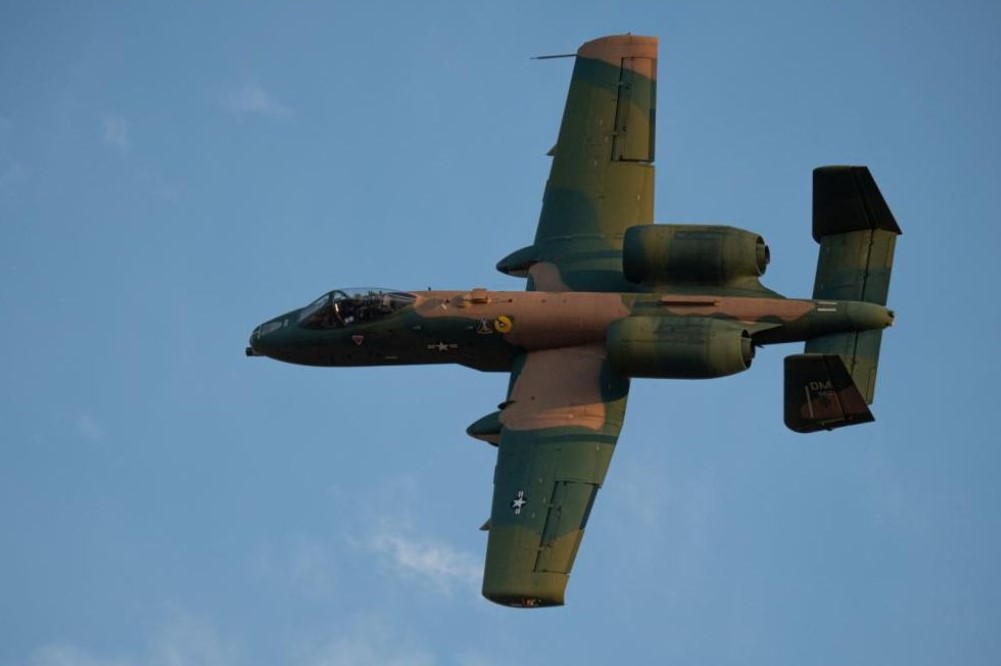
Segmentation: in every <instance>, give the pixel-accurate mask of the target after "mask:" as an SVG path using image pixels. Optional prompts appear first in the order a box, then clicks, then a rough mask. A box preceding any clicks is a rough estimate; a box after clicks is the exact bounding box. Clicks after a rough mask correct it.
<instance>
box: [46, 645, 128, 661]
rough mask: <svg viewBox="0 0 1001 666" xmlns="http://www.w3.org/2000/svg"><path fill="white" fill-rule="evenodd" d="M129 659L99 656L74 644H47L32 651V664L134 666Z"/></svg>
mask: <svg viewBox="0 0 1001 666" xmlns="http://www.w3.org/2000/svg"><path fill="white" fill-rule="evenodd" d="M133 663H134V662H132V661H129V660H127V659H114V658H112V659H105V658H103V657H97V656H94V655H93V654H91V653H89V652H87V651H86V650H81V649H80V648H78V647H75V646H72V645H62V644H56V645H46V646H45V647H42V648H39V649H37V650H35V652H34V653H32V655H31V658H30V659H29V661H28V664H29V665H30V666H132V664H133Z"/></svg>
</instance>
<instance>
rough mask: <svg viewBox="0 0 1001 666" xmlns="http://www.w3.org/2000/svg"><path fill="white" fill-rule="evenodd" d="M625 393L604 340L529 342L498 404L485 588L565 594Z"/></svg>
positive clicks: (505, 594) (517, 599)
mask: <svg viewBox="0 0 1001 666" xmlns="http://www.w3.org/2000/svg"><path fill="white" fill-rule="evenodd" d="M628 393H629V380H628V378H625V377H621V376H619V375H616V374H615V373H612V372H611V371H610V370H609V368H608V364H607V362H606V360H605V350H604V348H603V347H602V346H600V345H593V346H582V347H569V348H562V349H552V350H544V351H533V352H528V353H527V354H525V355H523V356H521V357H520V358H519V359H518V360H517V361H516V362H515V366H514V370H513V371H512V373H511V383H510V387H509V389H508V400H507V402H505V403H504V404H503V405H502V409H501V412H500V423H501V429H500V440H499V445H498V453H497V467H496V469H495V472H494V497H493V507H492V510H491V514H490V522H489V523H488V525H489V527H488V529H489V532H490V533H489V538H488V542H487V557H486V568H485V572H484V578H483V595H484V596H485V597H487V598H488V599H490V600H491V601H495V602H497V603H500V604H505V605H509V606H522V607H537V606H558V605H562V604H563V600H564V592H565V590H566V585H567V581H568V578H569V576H570V570H571V569H572V568H573V563H574V559H575V557H576V555H577V548H578V547H579V545H580V541H581V538H582V537H583V535H584V528H585V527H586V525H587V519H588V515H589V514H590V512H591V506H592V504H593V503H594V498H595V495H596V494H597V491H598V488H600V487H601V484H602V482H603V481H604V479H605V472H606V471H607V470H608V464H609V462H610V461H611V458H612V453H613V451H614V450H615V442H616V440H617V439H618V436H619V430H621V428H622V420H623V417H624V415H625V410H626V399H627V396H628Z"/></svg>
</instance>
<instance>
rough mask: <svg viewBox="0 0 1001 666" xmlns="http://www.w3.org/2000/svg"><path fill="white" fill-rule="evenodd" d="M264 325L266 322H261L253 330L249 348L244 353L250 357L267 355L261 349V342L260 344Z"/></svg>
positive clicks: (248, 342)
mask: <svg viewBox="0 0 1001 666" xmlns="http://www.w3.org/2000/svg"><path fill="white" fill-rule="evenodd" d="M264 325H265V324H264V323H262V324H260V325H259V326H257V327H255V328H254V329H253V331H252V332H251V334H250V339H249V340H248V341H247V349H246V350H245V351H244V353H245V354H246V355H247V356H248V357H263V356H265V355H264V353H263V351H262V350H261V344H260V339H261V336H262V335H263V330H262V329H263V327H264Z"/></svg>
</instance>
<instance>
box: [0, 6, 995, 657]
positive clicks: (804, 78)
mask: <svg viewBox="0 0 1001 666" xmlns="http://www.w3.org/2000/svg"><path fill="white" fill-rule="evenodd" d="M626 31H632V32H635V33H638V34H650V35H656V36H658V37H660V39H661V60H660V67H659V77H660V80H659V83H660V85H659V116H658V129H659V135H658V145H657V158H658V162H657V164H658V172H657V206H656V217H657V220H658V221H662V222H667V221H672V222H718V223H726V224H733V225H736V226H741V227H746V228H749V229H752V230H754V231H757V232H759V233H761V234H763V235H764V236H765V238H766V239H767V240H768V241H769V244H770V245H771V249H772V257H773V261H772V265H771V266H770V269H769V273H768V274H767V275H766V276H765V282H766V284H768V285H769V286H770V287H772V288H775V289H777V290H779V291H781V292H783V293H786V294H788V295H790V296H807V295H808V294H809V293H810V290H811V287H812V282H813V272H814V267H815V262H816V245H815V243H814V242H813V240H812V239H811V237H810V196H811V195H810V182H811V181H810V172H811V169H812V168H813V167H815V166H818V165H821V164H838V163H849V164H867V165H869V166H870V168H871V169H872V172H873V174H874V176H875V178H876V180H877V182H878V183H879V185H880V187H881V188H882V191H883V193H884V195H885V197H886V199H887V201H888V202H889V204H890V207H891V208H892V210H893V211H894V213H895V215H896V217H897V220H898V221H899V223H900V225H901V227H902V228H903V230H904V236H903V237H902V238H901V239H900V242H899V244H898V251H897V263H896V267H895V273H894V280H893V284H892V287H891V291H890V305H891V307H893V308H894V309H895V311H896V312H897V325H896V326H895V327H894V328H893V329H891V330H889V331H888V332H887V334H886V335H885V337H884V346H883V355H882V363H881V371H880V377H879V386H878V391H877V398H876V402H875V404H874V413H875V415H876V417H877V419H878V420H877V422H876V423H875V424H872V425H866V426H860V427H858V428H849V429H845V430H842V431H839V432H835V433H830V434H818V435H812V436H800V435H795V434H793V433H791V432H789V431H788V430H786V429H785V427H784V426H783V424H782V418H781V390H782V389H781V387H782V376H781V366H782V363H781V361H782V358H783V356H785V355H786V354H790V353H797V352H798V351H799V349H800V348H799V346H787V347H784V348H782V347H772V348H768V349H765V350H762V351H761V352H760V353H759V354H758V357H757V359H756V360H755V364H754V367H753V368H751V370H750V371H748V372H746V373H744V374H741V375H738V376H735V377H731V378H726V379H722V380H718V381H712V382H670V381H652V380H644V381H637V382H634V384H633V390H632V394H631V398H630V407H629V416H628V419H627V423H626V427H625V429H624V431H623V433H622V437H621V439H620V444H619V447H618V451H617V453H616V457H615V460H614V461H613V463H612V468H611V470H610V472H609V476H608V479H607V483H606V486H605V488H604V489H603V490H602V493H601V495H600V497H599V500H598V503H597V504H596V506H595V509H594V512H593V514H592V517H591V521H590V524H589V527H590V529H589V531H588V535H587V537H586V538H585V541H584V545H583V547H582V549H581V554H580V556H579V558H578V561H577V565H576V567H575V570H574V575H573V579H572V582H571V585H570V589H569V593H568V601H569V603H568V605H567V606H566V607H564V608H561V609H552V610H543V611H538V612H525V611H517V610H511V609H506V608H501V607H499V606H494V605H492V604H490V603H488V602H486V601H485V600H483V599H481V598H480V597H479V591H478V590H479V578H480V569H481V566H482V557H483V550H484V547H485V536H484V534H483V533H482V532H479V531H478V530H477V528H478V527H479V525H481V524H482V523H483V521H484V520H485V519H486V517H487V515H488V513H489V504H490V496H491V478H492V470H493V462H494V449H492V448H491V447H489V446H486V445H484V444H482V443H479V442H476V441H474V440H472V439H469V438H468V437H467V436H466V435H465V433H464V430H465V427H466V426H467V425H468V424H470V423H471V422H473V421H474V420H476V419H477V418H479V417H480V416H482V415H484V414H486V413H488V412H490V411H492V410H493V409H494V407H495V405H496V404H497V403H498V402H500V401H501V400H502V399H503V398H504V391H505V388H506V377H504V376H502V375H490V374H482V373H477V372H475V371H472V370H468V369H464V368H451V367H407V368H387V369H352V370H323V369H310V368H301V367H294V366H287V365H283V364H279V363H276V362H272V361H269V360H266V359H247V358H244V356H243V347H244V345H245V341H246V338H247V335H248V334H249V332H250V330H251V329H252V328H253V326H255V325H256V324H258V323H259V322H260V321H262V320H264V319H266V318H267V317H270V316H272V315H274V314H276V313H278V312H282V311H285V310H287V309H289V308H292V307H296V306H299V305H302V304H305V303H307V302H308V301H310V300H311V299H313V298H314V297H315V296H317V295H318V294H320V293H321V292H323V291H326V290H328V289H331V288H334V287H343V286H358V285H376V286H387V287H394V288H401V289H422V288H425V287H428V286H432V287H435V288H454V289H465V288H471V287H475V286H483V287H488V288H492V289H520V288H522V286H523V285H522V283H521V281H519V280H515V279H512V278H508V277H506V276H503V275H501V274H499V273H497V272H496V271H494V270H493V265H494V263H495V262H496V261H497V260H498V259H499V258H501V257H503V256H505V255H506V254H507V253H509V252H510V251H512V250H514V249H517V248H519V247H521V246H523V245H526V244H528V243H529V242H530V241H531V238H532V236H533V234H534V228H535V222H536V220H537V217H538V209H539V203H540V197H541V193H542V188H543V184H544V182H545V178H546V175H547V172H548V158H547V157H546V156H545V152H546V150H547V149H548V148H549V147H550V146H551V145H552V144H553V142H554V140H555V137H556V133H557V130H558V125H559V120H560V114H561V112H562V108H563V102H564V99H565V94H566V87H567V83H568V80H569V75H570V61H567V60H563V61H561V60H555V61H542V62H539V61H531V60H529V56H533V55H538V54H545V53H565V52H569V51H573V50H574V49H575V48H576V46H577V45H578V44H580V43H581V42H583V41H585V40H587V39H590V38H594V37H597V36H600V35H604V34H612V33H618V32H626ZM999 31H1001V10H999V8H998V5H997V3H994V2H986V1H985V2H974V1H965V2H956V3H935V2H903V1H887V2H878V3H869V2H852V1H848V2H839V3H830V2H824V3H815V2H760V3H743V2H616V3H599V2H572V3H570V2H553V3H521V2H508V3H489V4H488V3H458V2H456V3H443V2H423V3H354V4H348V3H322V2H313V3H298V4H287V3H286V4H278V3H275V4H263V3H253V4H251V3H236V2H232V3H215V4H212V5H208V6H207V5H206V4H205V3H165V4H164V5H162V6H159V5H158V6H153V5H150V4H147V3H131V4H127V5H122V4H118V3H73V2H65V3H52V2H39V3H11V2H8V3H3V5H2V6H0V271H2V272H0V276H2V278H3V279H2V280H0V305H2V306H3V311H4V313H5V317H4V323H5V325H4V326H3V327H2V330H0V378H2V381H0V534H2V540H0V664H2V665H3V666H7V665H8V664H9V665H18V666H20V665H26V666H112V665H114V666H135V665H139V664H144V665H145V664H149V665H151V666H184V665H188V664H217V665H222V666H228V665H256V664H276V663H288V664H302V665H303V666H321V665H322V666H327V665H340V664H397V665H401V666H404V665H420V666H425V665H430V664H440V665H451V664H461V665H463V666H495V665H500V664H511V663H518V664H526V665H534V664H550V663H566V662H570V661H571V660H573V661H576V662H577V663H585V664H586V663H621V662H623V661H625V660H626V659H629V660H630V661H633V662H639V663H685V664H688V663H701V664H770V665H773V664H844V663H855V664H885V663H907V664H916V665H920V664H942V663H962V664H969V665H973V664H996V663H997V662H998V659H999V655H1001V634H999V633H998V631H997V629H998V627H999V626H1001V601H999V600H1001V569H999V567H998V562H999V561H1001V536H999V535H1001V518H999V514H998V508H999V506H1001V490H999V484H998V481H997V479H998V476H999V472H1001V451H999V448H998V444H997V440H998V436H997V434H996V432H995V434H994V435H992V434H991V432H993V431H995V430H996V428H995V424H994V418H993V416H994V410H996V409H997V408H998V406H997V397H998V389H997V377H998V374H999V370H1001V362H999V360H998V358H999V357H998V354H997V353H996V350H995V349H994V347H995V345H996V341H995V338H996V331H997V330H998V327H999V324H1001V321H999V308H998V305H997V301H996V297H995V285H996V283H997V280H998V278H999V268H998V261H997V257H996V253H997V247H998V244H999V241H1001V233H999V222H1001V219H999V210H1001V209H999V206H998V196H997V192H998V183H999V182H1001V127H999V121H998V119H999V118H1001V75H999V72H1001V41H999V40H998V38H997V35H998V34H999Z"/></svg>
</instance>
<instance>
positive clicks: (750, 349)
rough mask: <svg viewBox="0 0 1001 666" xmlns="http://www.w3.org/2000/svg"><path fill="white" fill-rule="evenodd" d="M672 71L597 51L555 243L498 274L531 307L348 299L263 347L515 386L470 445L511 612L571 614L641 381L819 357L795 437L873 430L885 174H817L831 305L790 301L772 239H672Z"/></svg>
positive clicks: (539, 238) (559, 195)
mask: <svg viewBox="0 0 1001 666" xmlns="http://www.w3.org/2000/svg"><path fill="white" fill-rule="evenodd" d="M656 72H657V40H656V38H652V37H638V36H633V35H620V36H612V37H603V38H600V39H596V40H594V41H590V42H587V43H586V44H584V45H583V46H581V47H580V49H579V50H578V51H577V53H576V61H575V64H574V69H573V76H572V78H571V81H570V91H569V94H568V98H567V103H566V108H565V110H564V113H563V121H562V126H561V128H560V133H559V139H558V141H557V142H556V145H555V147H554V148H553V150H552V151H551V153H550V154H551V155H552V157H553V162H552V171H551V172H550V176H549V181H548V182H547V183H546V189H545V195H544V197H543V203H542V213H541V215H540V218H539V224H538V228H537V230H536V234H535V242H534V243H532V244H531V245H529V246H528V247H525V248H522V249H520V250H518V251H517V252H514V253H512V254H510V255H509V256H507V257H505V258H504V259H502V260H501V261H500V262H499V263H498V264H497V268H498V269H499V270H500V271H501V272H502V273H507V274H508V275H513V276H517V277H524V278H528V283H527V288H526V291H489V290H487V289H470V290H463V291H396V290H391V289H335V290H333V291H330V292H327V293H326V294H323V295H322V296H321V297H320V298H318V299H316V300H315V301H313V302H312V303H310V304H309V305H306V306H305V307H302V308H298V309H295V310H292V311H290V312H287V313H285V314H283V315H281V316H278V317H275V318H273V319H270V320H268V321H267V322H265V323H263V324H261V325H260V326H258V327H257V328H256V329H254V331H253V334H252V335H251V337H250V347H248V348H247V354H248V355H251V356H269V357H271V358H273V359H277V360H280V361H286V362H289V363H299V364H304V365H314V366H364V365H403V364H415V363H459V364H461V365H465V366H469V367H471V368H475V369H477V370H484V371H491V372H509V373H511V378H510V384H509V387H508V392H507V397H506V398H505V400H504V401H503V402H502V403H501V404H500V405H499V409H498V411H495V412H493V413H491V414H488V415H487V416H484V417H483V418H481V419H479V420H478V421H476V422H475V423H473V424H472V425H471V426H469V429H468V432H469V434H470V435H471V436H473V437H475V438H477V439H481V440H483V441H485V442H489V443H490V444H492V445H494V446H496V447H497V466H496V470H495V476H494V493H493V506H492V508H491V512H490V520H489V521H488V522H487V524H486V525H485V526H484V529H487V530H488V531H489V535H488V540H487V553H486V566H485V573H484V579H483V594H484V596H486V597H487V598H488V599H490V600H491V601H494V602H497V603H500V604H505V605H509V606H519V607H540V606H557V605H561V604H563V603H564V592H565V590H566V585H567V581H568V578H569V575H570V570H571V568H572V567H573V563H574V558H575V557H576V555H577V549H578V547H579V546H580V542H581V538H582V536H583V534H584V528H585V525H586V524H587V519H588V515H589V514H590V512H591V507H592V505H593V503H594V499H595V495H596V494H597V491H598V488H599V487H601V484H602V483H603V482H604V480H605V472H606V471H607V469H608V464H609V461H610V460H611V458H612V453H613V452H614V451H615V443H616V440H617V439H618V436H619V430H620V429H621V428H622V421H623V416H624V415H625V411H626V397H627V394H628V392H629V380H630V378H632V377H657V378H665V379H678V378H683V379H705V378H713V377H723V376H725V375H731V374H734V373H737V372H742V371H744V370H746V369H747V368H748V367H750V365H751V359H753V358H754V350H755V347H757V346H760V345H767V344H773V343H780V342H802V341H805V342H806V348H805V353H802V354H795V355H792V356H788V357H786V359H785V423H786V425H788V426H789V427H790V428H791V429H793V430H795V431H797V432H804V433H806V432H813V431H817V430H824V429H831V428H838V427H841V426H848V425H854V424H858V423H864V422H867V421H872V420H873V417H872V415H871V413H870V411H869V408H868V406H867V405H868V404H870V403H871V402H872V399H873V390H874V385H875V379H876V367H877V361H878V356H879V344H880V337H881V335H882V329H883V328H885V327H887V326H889V325H890V324H891V323H892V322H893V314H892V313H891V312H890V311H889V310H887V309H886V307H884V306H885V304H886V296H887V289H888V286H889V279H890V268H891V264H892V259H893V250H894V243H895V241H896V237H897V235H898V234H899V233H900V229H899V228H898V227H897V224H896V222H895V221H894V218H893V215H892V214H891V213H890V210H889V208H888V207H887V205H886V203H885V202H884V200H883V197H882V195H881V194H880V192H879V190H878V188H877V187H876V184H875V182H874V181H873V179H872V177H871V176H870V174H869V170H868V169H867V168H865V167H856V166H833V167H821V168H818V169H816V170H815V171H814V173H813V237H814V238H815V239H816V240H817V242H818V243H819V244H820V255H819V259H818V263H817V273H816V278H815V282H814V288H813V297H812V298H810V299H791V298H784V297H783V296H781V295H779V294H777V293H776V292H774V291H772V290H770V289H768V288H766V287H764V286H762V285H761V283H760V282H759V281H758V278H759V277H760V276H761V275H762V273H763V272H764V270H765V266H766V265H767V264H768V260H769V252H768V248H767V246H766V245H765V243H764V241H763V240H762V239H761V237H760V236H758V235H757V234H755V233H751V232H749V231H744V230H742V229H737V228H734V227H729V226H710V225H701V224H699V225H689V224H652V222H653V190H654V168H653V158H654V115H655V113H654V112H655V100H656V94H655V93H656V85H657V84H656V81H657V76H656Z"/></svg>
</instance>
